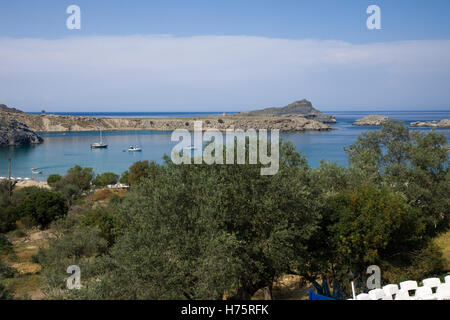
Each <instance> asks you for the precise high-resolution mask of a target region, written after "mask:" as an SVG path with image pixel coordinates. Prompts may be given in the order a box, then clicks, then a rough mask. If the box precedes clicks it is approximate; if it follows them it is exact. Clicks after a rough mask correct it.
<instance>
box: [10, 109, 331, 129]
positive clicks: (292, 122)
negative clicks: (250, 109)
mask: <svg viewBox="0 0 450 320" xmlns="http://www.w3.org/2000/svg"><path fill="white" fill-rule="evenodd" d="M9 116H10V117H13V118H15V119H16V120H17V121H20V122H23V123H25V124H26V125H28V127H29V128H30V129H31V130H33V131H36V132H69V131H73V132H76V131H98V130H99V129H100V128H101V129H102V130H105V131H106V130H107V131H129V130H153V131H173V130H176V129H188V130H193V129H194V121H196V120H201V121H203V129H204V130H206V129H209V128H215V129H219V130H226V129H243V130H247V129H256V130H259V129H268V130H271V129H279V130H280V132H301V131H305V130H319V131H322V130H331V127H330V126H329V125H328V124H324V123H322V122H319V121H316V120H311V119H306V118H305V117H301V116H283V117H245V116H238V115H230V116H226V115H224V116H220V117H218V116H211V117H192V118H97V117H83V116H60V115H51V114H47V115H33V114H28V113H14V114H10V115H9Z"/></svg>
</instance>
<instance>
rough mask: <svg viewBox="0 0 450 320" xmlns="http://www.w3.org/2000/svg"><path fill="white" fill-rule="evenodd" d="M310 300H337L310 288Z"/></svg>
mask: <svg viewBox="0 0 450 320" xmlns="http://www.w3.org/2000/svg"><path fill="white" fill-rule="evenodd" d="M309 300H336V299H333V298H330V297H326V296H322V295H320V294H317V293H315V292H314V291H313V290H312V289H309Z"/></svg>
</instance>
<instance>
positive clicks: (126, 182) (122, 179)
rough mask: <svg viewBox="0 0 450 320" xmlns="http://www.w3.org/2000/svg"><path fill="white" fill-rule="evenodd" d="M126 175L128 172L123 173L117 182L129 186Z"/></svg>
mask: <svg viewBox="0 0 450 320" xmlns="http://www.w3.org/2000/svg"><path fill="white" fill-rule="evenodd" d="M128 175H129V173H128V170H127V171H125V172H123V173H122V175H121V176H120V180H119V182H120V183H123V184H129V182H128Z"/></svg>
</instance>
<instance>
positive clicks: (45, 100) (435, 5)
mask: <svg viewBox="0 0 450 320" xmlns="http://www.w3.org/2000/svg"><path fill="white" fill-rule="evenodd" d="M71 4H76V5H79V6H80V8H81V14H82V29H81V30H79V31H75V30H68V29H67V28H66V25H65V22H66V18H67V17H68V15H67V14H66V12H65V11H66V8H67V7H68V6H69V5H71ZM371 4H377V5H379V6H380V8H381V13H382V30H373V31H371V30H368V29H367V28H366V19H367V17H368V15H367V14H366V8H367V7H368V6H369V5H371ZM163 35H164V36H163ZM449 41H450V1H448V0H433V1H426V0H395V1H394V0H387V1H377V0H372V1H366V0H341V1H338V0H306V1H300V0H278V1H275V0H271V1H263V0H261V1H254V0H239V1H237V0H227V1H225V0H209V1H206V0H177V1H175V0H161V1H119V0H108V1H106V0H95V1H94V0H71V1H62V0H54V1H49V0H39V1H36V0H14V1H2V2H1V3H0V45H1V46H2V48H5V47H7V48H8V50H6V51H5V50H4V49H2V52H0V103H6V104H9V105H13V106H17V107H20V108H22V109H24V110H26V111H36V110H40V109H41V108H46V109H48V110H52V111H93V110H98V111H188V110H191V111H208V110H215V111H233V110H247V109H252V108H259V107H268V106H283V105H285V104H288V103H290V102H291V101H293V100H297V99H302V98H308V99H310V100H312V102H313V103H314V104H315V105H316V106H318V107H319V108H323V109H371V110H373V109H376V108H390V109H400V108H402V109H408V108H409V109H425V108H430V109H450V93H449V91H450V90H448V88H449V87H450V61H449V58H447V57H448V56H450V50H449V48H450V45H449ZM149 60H151V61H149Z"/></svg>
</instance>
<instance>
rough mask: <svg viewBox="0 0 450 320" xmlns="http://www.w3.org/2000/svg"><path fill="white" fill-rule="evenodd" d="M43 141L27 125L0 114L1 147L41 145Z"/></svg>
mask: <svg viewBox="0 0 450 320" xmlns="http://www.w3.org/2000/svg"><path fill="white" fill-rule="evenodd" d="M43 141H44V140H43V139H42V138H41V137H40V136H39V135H38V134H36V133H35V132H33V131H31V130H30V128H29V127H28V126H27V125H26V124H24V123H22V122H19V121H17V120H15V119H10V118H9V117H8V116H7V114H6V113H0V147H7V146H22V145H30V144H39V143H42V142H43Z"/></svg>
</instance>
